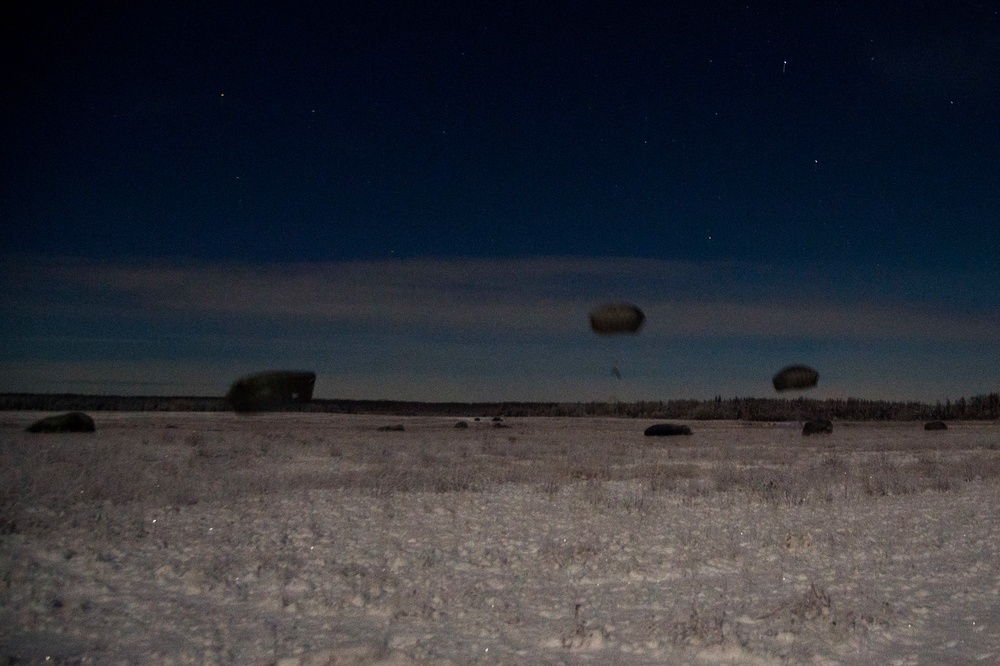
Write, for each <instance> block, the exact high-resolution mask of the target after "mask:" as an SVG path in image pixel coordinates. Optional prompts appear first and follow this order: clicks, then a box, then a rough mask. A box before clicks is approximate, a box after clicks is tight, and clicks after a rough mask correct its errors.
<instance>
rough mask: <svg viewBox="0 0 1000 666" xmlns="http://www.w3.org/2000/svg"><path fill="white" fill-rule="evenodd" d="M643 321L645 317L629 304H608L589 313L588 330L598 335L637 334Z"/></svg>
mask: <svg viewBox="0 0 1000 666" xmlns="http://www.w3.org/2000/svg"><path fill="white" fill-rule="evenodd" d="M645 321H646V315H645V314H643V312H642V310H640V309H639V308H637V307H636V306H634V305H632V304H631V303H608V304H606V305H602V306H600V307H599V308H597V309H595V310H593V311H592V312H591V313H590V328H592V329H593V330H594V333H597V334H599V335H616V334H620V333H637V332H638V331H639V329H640V328H642V324H643V322H645Z"/></svg>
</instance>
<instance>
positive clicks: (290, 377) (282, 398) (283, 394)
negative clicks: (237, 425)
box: [226, 370, 316, 412]
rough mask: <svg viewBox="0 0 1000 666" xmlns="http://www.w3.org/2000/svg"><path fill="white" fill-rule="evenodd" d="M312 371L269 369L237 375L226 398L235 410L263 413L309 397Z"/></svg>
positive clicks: (313, 376) (312, 376)
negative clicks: (242, 375)
mask: <svg viewBox="0 0 1000 666" xmlns="http://www.w3.org/2000/svg"><path fill="white" fill-rule="evenodd" d="M315 384H316V373H315V372H300V371H293V370H272V371H269V372H260V373H257V374H254V375H247V376H246V377H240V378H239V379H237V380H236V381H235V382H233V385H232V386H231V387H230V389H229V393H227V394H226V400H228V401H229V404H230V405H232V406H233V409H234V410H236V411H237V412H266V411H269V410H273V409H278V408H279V407H284V406H285V405H290V404H295V403H306V402H309V401H310V400H312V394H313V387H314V386H315Z"/></svg>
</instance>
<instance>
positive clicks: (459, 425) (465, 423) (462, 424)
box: [455, 421, 469, 428]
mask: <svg viewBox="0 0 1000 666" xmlns="http://www.w3.org/2000/svg"><path fill="white" fill-rule="evenodd" d="M455 427H456V428H468V427H469V422H468V421H459V422H458V423H456V424H455Z"/></svg>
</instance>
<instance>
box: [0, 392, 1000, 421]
mask: <svg viewBox="0 0 1000 666" xmlns="http://www.w3.org/2000/svg"><path fill="white" fill-rule="evenodd" d="M229 409H230V407H229V405H228V404H227V403H226V400H225V399H224V398H221V397H183V396H116V395H76V394H35V393H0V410H5V411H11V410H40V411H71V410H81V411H121V412H150V411H158V412H220V411H228V410H229ZM281 411H288V412H311V413H332V414H382V415H387V416H388V415H391V416H611V417H622V418H637V419H639V418H641V419H688V420H711V419H728V420H740V421H804V420H809V419H815V418H825V419H838V420H845V421H928V420H938V419H940V420H943V421H960V420H970V421H992V420H996V419H1000V393H990V394H987V395H977V396H974V397H971V398H959V399H957V400H955V401H951V400H946V401H945V402H943V403H942V402H936V403H934V404H929V403H923V402H916V401H907V402H894V401H890V400H862V399H858V398H847V399H829V400H812V399H809V398H793V399H782V398H723V397H722V396H716V397H715V398H714V399H711V400H660V401H651V400H644V401H639V402H403V401H395V400H313V401H311V402H309V403H305V404H298V405H291V406H289V407H288V408H286V409H283V410H281Z"/></svg>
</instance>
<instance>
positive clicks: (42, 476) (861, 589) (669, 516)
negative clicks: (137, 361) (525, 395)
mask: <svg viewBox="0 0 1000 666" xmlns="http://www.w3.org/2000/svg"><path fill="white" fill-rule="evenodd" d="M39 416H41V414H37V413H24V412H13V413H0V533H2V534H0V573H2V576H3V578H2V585H0V662H2V663H18V664H21V663H55V664H59V663H63V664H65V663H74V664H75V663H86V664H90V663H100V664H105V663H112V664H114V663H135V664H170V663H185V664H202V663H204V664H212V663H217V664H261V665H263V664H286V665H292V664H302V665H306V664H338V665H339V664H411V663H450V664H456V665H459V664H474V663H497V664H575V663H591V664H686V663H690V664H783V663H790V664H802V663H817V664H832V663H844V664H943V663H949V664H958V663H977V662H978V663H998V662H1000V517H998V511H997V507H1000V425H997V424H986V423H976V424H965V423H960V424H953V425H952V426H951V428H950V429H949V430H948V431H946V432H925V431H924V430H923V429H922V424H920V423H906V424H888V425H885V424H882V425H872V424H851V423H846V424H845V423H836V424H835V430H834V433H833V434H832V435H827V436H823V435H819V436H813V437H803V436H802V435H801V434H799V430H798V427H797V425H796V424H744V423H735V422H690V423H688V425H690V426H691V427H692V429H693V430H694V434H693V435H691V436H689V437H677V438H645V437H643V435H642V432H643V429H644V428H645V427H646V426H647V425H649V424H650V423H651V422H650V421H639V420H628V419H586V418H566V419H554V418H523V419H520V418H508V419H505V420H504V421H503V422H502V424H503V425H504V426H508V427H503V428H498V427H495V424H494V423H493V422H492V421H491V420H490V419H489V418H485V417H484V418H483V419H482V420H480V421H475V420H473V419H472V416H474V415H470V418H469V419H466V421H467V422H468V425H469V427H468V428H461V429H460V428H455V427H454V425H455V422H456V419H453V418H431V417H421V418H416V417H373V416H343V415H325V414H270V415H260V416H253V417H239V416H236V415H233V414H160V413H153V414H137V413H136V414H133V413H102V412H95V413H93V416H94V417H95V420H96V422H97V427H98V432H97V433H96V434H95V435H83V434H80V435H29V434H26V433H23V432H21V431H22V430H23V428H24V427H25V426H26V425H27V424H29V423H30V422H32V421H33V420H34V419H35V418H37V417H39ZM384 425H403V426H404V428H405V430H403V431H401V432H400V431H379V430H378V428H379V426H384Z"/></svg>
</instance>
